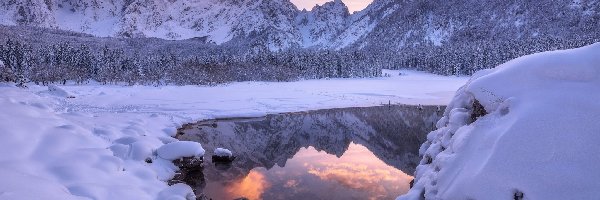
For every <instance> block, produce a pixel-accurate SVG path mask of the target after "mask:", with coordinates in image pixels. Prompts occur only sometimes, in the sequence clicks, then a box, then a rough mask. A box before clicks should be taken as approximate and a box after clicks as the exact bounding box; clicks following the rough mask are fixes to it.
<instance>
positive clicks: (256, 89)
mask: <svg viewBox="0 0 600 200" xmlns="http://www.w3.org/2000/svg"><path fill="white" fill-rule="evenodd" d="M401 72H402V74H403V75H401V76H398V73H399V72H398V71H386V72H385V73H388V74H391V75H392V77H382V78H365V79H330V80H305V81H297V82H281V83H273V82H241V83H231V84H227V85H220V86H215V87H206V86H163V87H151V86H114V85H112V86H107V85H94V84H91V85H82V86H78V85H67V86H59V87H50V90H49V88H48V87H42V86H35V85H30V86H29V88H28V89H20V88H16V87H14V86H11V85H6V84H5V85H0V110H1V112H0V150H1V151H2V152H3V156H2V157H0V177H1V178H2V181H0V199H86V198H89V199H168V198H172V199H185V198H186V195H187V197H189V195H191V194H190V193H191V191H190V188H189V187H187V186H185V185H175V186H171V187H168V186H167V184H166V183H165V180H168V179H170V178H171V177H172V176H173V173H174V171H175V166H174V165H172V164H171V163H170V162H169V161H168V160H161V159H156V161H155V162H153V163H151V164H149V163H146V162H145V161H144V160H145V159H146V158H148V157H157V156H158V157H160V155H156V149H158V148H159V147H161V146H163V145H164V144H167V143H171V142H174V140H175V139H173V138H172V137H171V136H172V135H174V134H175V132H176V128H177V127H179V126H181V125H182V124H184V123H188V122H194V121H197V120H201V119H208V118H217V117H248V116H261V115H265V114H268V113H280V112H291V111H303V110H314V109H324V108H336V107H353V106H374V105H380V104H387V103H392V104H397V103H402V104H430V105H442V104H447V103H448V102H449V101H450V99H451V98H452V96H453V95H454V93H455V91H456V90H457V89H458V88H459V87H460V86H461V85H464V84H465V82H466V81H467V78H466V77H444V76H437V75H430V74H426V73H421V72H415V71H401ZM68 97H74V98H68Z"/></svg>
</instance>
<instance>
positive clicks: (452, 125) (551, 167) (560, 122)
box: [398, 43, 600, 199]
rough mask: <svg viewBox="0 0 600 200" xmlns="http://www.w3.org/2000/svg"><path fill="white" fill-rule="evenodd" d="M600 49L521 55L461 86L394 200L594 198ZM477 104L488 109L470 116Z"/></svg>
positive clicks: (597, 46) (599, 115)
mask: <svg viewBox="0 0 600 200" xmlns="http://www.w3.org/2000/svg"><path fill="white" fill-rule="evenodd" d="M599 86H600V43H596V44H593V45H590V46H586V47H582V48H578V49H571V50H561V51H552V52H544V53H538V54H533V55H529V56H524V57H521V58H518V59H515V60H512V61H510V62H507V63H505V64H503V65H500V66H498V67H496V68H495V69H491V70H485V71H480V72H478V73H476V74H475V75H473V77H472V78H471V80H470V81H469V82H468V83H467V84H466V85H465V86H463V87H462V88H461V89H459V90H458V91H457V93H456V96H455V98H454V100H453V101H452V102H451V103H450V105H449V106H448V107H447V109H446V111H445V114H444V116H445V117H444V118H442V119H441V120H440V121H439V122H438V127H439V129H438V130H436V131H433V132H431V133H430V134H429V135H428V141H427V142H425V143H424V144H423V145H422V147H421V149H420V153H421V154H422V156H423V159H422V161H421V164H420V165H419V166H418V167H417V170H416V176H415V179H416V182H415V185H414V187H413V188H412V189H411V190H410V192H409V193H408V194H407V195H405V196H402V197H399V198H398V199H421V198H422V197H423V196H424V197H425V199H519V198H521V197H523V198H524V199H594V198H597V196H598V193H597V188H600V182H599V181H598V180H600V172H598V169H597V166H599V165H600V157H599V156H597V155H596V154H597V152H600V146H599V145H598V142H600V134H598V130H600V123H598V119H600V87H599ZM477 102H479V103H480V104H481V106H483V107H484V108H485V111H486V112H479V113H484V114H485V113H487V114H485V115H483V114H477V113H475V114H474V112H473V110H475V109H474V108H475V107H477V106H478V105H477Z"/></svg>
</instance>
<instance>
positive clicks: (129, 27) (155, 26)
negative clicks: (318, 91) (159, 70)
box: [0, 0, 300, 50]
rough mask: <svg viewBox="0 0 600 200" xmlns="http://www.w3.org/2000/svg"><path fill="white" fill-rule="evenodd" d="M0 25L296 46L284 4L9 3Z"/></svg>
mask: <svg viewBox="0 0 600 200" xmlns="http://www.w3.org/2000/svg"><path fill="white" fill-rule="evenodd" d="M0 6H1V8H2V10H5V11H8V12H5V13H4V14H3V15H2V14H0V17H1V18H0V22H1V23H2V24H9V25H32V26H40V27H50V28H59V29H65V30H71V31H77V32H85V33H90V34H93V35H96V36H117V37H158V38H164V39H188V38H194V37H204V36H208V41H209V42H214V43H216V44H221V43H224V42H227V41H229V40H232V39H233V38H236V37H240V38H247V37H257V36H260V35H267V36H268V37H266V39H264V42H265V43H266V44H265V45H267V46H268V47H269V48H270V49H275V50H277V49H281V48H291V47H294V46H298V45H299V42H300V40H299V38H300V35H299V33H298V31H297V30H296V28H295V24H294V18H295V17H296V15H297V13H298V12H299V11H298V10H297V9H296V7H295V6H294V5H293V4H292V3H290V2H289V1H287V0H259V1H256V0H203V1H196V0H177V1H174V0H110V1H99V0H11V1H8V2H3V3H2V4H0Z"/></svg>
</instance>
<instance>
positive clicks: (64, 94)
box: [48, 85, 75, 98]
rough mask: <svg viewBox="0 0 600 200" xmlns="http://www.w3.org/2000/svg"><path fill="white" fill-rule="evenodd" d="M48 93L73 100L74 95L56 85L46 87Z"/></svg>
mask: <svg viewBox="0 0 600 200" xmlns="http://www.w3.org/2000/svg"><path fill="white" fill-rule="evenodd" d="M48 93H49V94H52V95H55V96H59V97H65V98H75V96H74V95H72V94H71V93H69V92H67V91H65V90H63V89H62V88H60V87H58V86H56V85H48Z"/></svg>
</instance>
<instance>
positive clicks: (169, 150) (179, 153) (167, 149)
mask: <svg viewBox="0 0 600 200" xmlns="http://www.w3.org/2000/svg"><path fill="white" fill-rule="evenodd" d="M204 152H205V151H204V149H203V148H202V145H200V143H197V142H192V141H177V142H172V143H169V144H165V145H162V146H161V147H160V148H158V149H157V150H156V153H157V154H158V157H160V158H162V159H165V160H176V159H179V158H183V157H202V156H204Z"/></svg>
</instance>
